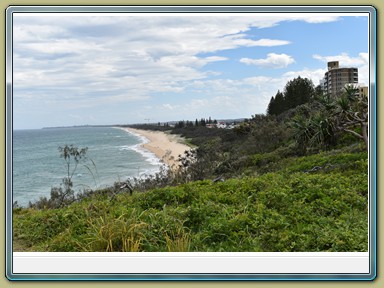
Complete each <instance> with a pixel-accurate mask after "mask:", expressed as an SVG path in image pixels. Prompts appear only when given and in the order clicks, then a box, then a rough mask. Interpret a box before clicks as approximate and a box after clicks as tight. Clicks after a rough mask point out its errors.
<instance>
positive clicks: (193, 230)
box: [13, 149, 368, 252]
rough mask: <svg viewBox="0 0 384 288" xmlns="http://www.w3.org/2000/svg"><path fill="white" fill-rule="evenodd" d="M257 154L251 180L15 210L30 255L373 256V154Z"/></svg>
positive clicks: (20, 240) (19, 237)
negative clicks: (369, 253)
mask: <svg viewBox="0 0 384 288" xmlns="http://www.w3.org/2000/svg"><path fill="white" fill-rule="evenodd" d="M276 155H278V153H276V152H275V153H264V154H253V155H250V156H249V157H248V158H249V159H248V160H247V163H248V164H247V166H246V168H245V169H244V171H243V174H242V176H241V175H239V176H238V177H234V178H232V179H229V180H226V181H224V182H216V183H214V182H212V181H211V180H203V181H195V182H190V183H187V184H183V185H179V186H174V187H170V186H167V187H164V188H159V189H153V190H150V191H147V192H136V193H135V192H134V193H133V195H130V194H129V193H124V194H119V195H117V196H116V197H111V196H109V194H108V191H107V190H101V191H97V192H96V193H94V194H93V195H92V197H89V198H85V199H83V200H82V201H80V202H76V203H73V204H71V205H69V206H66V207H64V208H59V209H41V210H38V209H32V208H15V209H14V213H13V233H14V235H13V236H14V241H15V244H16V247H17V249H18V250H24V251H80V252H81V251H146V252H150V251H156V252H159V251H200V252H207V251H228V252H235V251H247V252H251V251H281V252H283V251H307V252H309V251H338V252H344V251H368V247H367V243H368V239H367V238H368V207H367V205H368V199H367V193H368V187H367V185H368V181H367V179H368V167H367V159H368V157H367V152H365V151H363V152H362V151H361V150H360V151H348V149H343V150H331V151H328V152H322V153H318V154H314V155H311V156H303V157H285V158H281V157H280V158H279V157H278V156H276Z"/></svg>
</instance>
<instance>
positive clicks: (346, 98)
mask: <svg viewBox="0 0 384 288" xmlns="http://www.w3.org/2000/svg"><path fill="white" fill-rule="evenodd" d="M344 90H345V91H344V93H343V95H342V96H341V97H340V98H339V99H337V100H336V105H335V113H334V115H335V118H336V120H337V126H338V128H339V129H340V130H342V131H345V132H348V133H350V134H352V135H354V136H356V137H357V138H359V139H361V140H363V141H364V143H365V145H366V147H367V149H368V97H367V95H361V94H360V93H358V92H359V90H358V89H357V88H356V87H354V86H352V85H350V86H347V87H345V88H344ZM356 128H359V131H356V130H355V129H356Z"/></svg>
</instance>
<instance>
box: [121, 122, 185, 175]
mask: <svg viewBox="0 0 384 288" xmlns="http://www.w3.org/2000/svg"><path fill="white" fill-rule="evenodd" d="M122 129H123V130H125V131H128V132H132V133H135V134H138V135H141V136H144V137H145V138H147V139H148V141H149V142H148V143H145V144H143V145H141V146H142V147H143V148H145V149H147V150H149V151H151V152H152V153H153V154H155V155H156V156H157V157H158V158H159V159H161V160H162V161H163V162H164V163H165V164H167V165H168V166H169V167H171V168H172V167H173V168H177V167H178V166H179V163H178V161H177V159H178V158H179V155H184V151H186V150H190V149H191V147H189V146H188V145H186V144H184V143H182V142H183V139H182V138H181V137H180V136H178V135H173V134H167V133H164V132H161V131H149V130H140V129H134V128H122Z"/></svg>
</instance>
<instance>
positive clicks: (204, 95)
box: [13, 14, 368, 125]
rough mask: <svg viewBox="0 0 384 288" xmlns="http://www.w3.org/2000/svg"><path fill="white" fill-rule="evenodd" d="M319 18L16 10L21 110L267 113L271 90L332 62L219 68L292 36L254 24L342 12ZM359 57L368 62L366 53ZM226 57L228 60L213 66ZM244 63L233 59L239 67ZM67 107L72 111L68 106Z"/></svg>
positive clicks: (123, 114)
mask: <svg viewBox="0 0 384 288" xmlns="http://www.w3.org/2000/svg"><path fill="white" fill-rule="evenodd" d="M320 16H321V15H307V16H306V15H288V16H284V17H282V16H279V15H274V16H265V15H264V16H260V17H259V16H256V17H255V16H254V15H250V14H247V15H241V16H237V17H233V16H220V17H213V16H208V17H207V16H197V17H173V16H170V17H136V16H135V17H134V16H130V17H123V16H112V17H72V16H68V17H67V16H64V17H47V16H39V17H28V16H25V17H17V16H15V17H14V43H13V44H14V45H13V64H14V70H13V80H14V83H13V84H14V101H15V103H14V104H15V107H17V109H16V110H15V118H17V117H20V116H23V113H27V114H26V115H28V119H34V117H33V115H32V114H31V113H32V111H34V113H35V114H36V115H51V118H52V115H65V116H66V115H90V114H94V115H97V117H98V119H101V120H99V121H103V120H105V119H109V118H110V119H111V120H110V121H113V123H118V122H119V121H121V122H122V123H126V121H127V122H128V121H129V120H128V119H133V120H130V121H135V120H134V119H136V118H137V119H138V117H141V118H140V119H144V118H151V119H153V118H155V117H158V119H157V120H156V121H164V120H177V119H190V118H191V117H207V116H208V115H210V114H211V113H212V112H210V111H216V112H214V113H217V114H218V115H227V116H228V117H232V116H233V117H244V116H247V115H248V116H250V115H252V114H255V113H263V112H264V111H265V109H266V106H267V104H268V102H269V99H270V97H271V96H273V95H275V94H276V92H277V90H278V89H280V90H281V89H283V88H284V85H285V83H286V81H287V79H290V78H291V77H292V78H293V77H295V76H296V75H298V73H301V74H300V76H302V77H306V75H308V76H307V77H308V78H311V77H309V76H312V77H315V78H314V79H317V78H319V75H321V74H323V73H324V72H325V69H324V70H321V71H320V72H318V71H317V70H311V69H307V70H305V69H303V70H302V71H296V72H294V71H291V72H287V73H285V74H283V75H278V76H276V75H275V76H268V77H267V76H261V75H255V76H254V77H249V75H248V77H247V76H241V73H242V71H241V72H240V73H238V75H236V76H231V75H235V74H236V71H231V70H230V69H231V67H226V68H225V69H222V70H219V69H217V70H215V68H216V67H217V66H222V67H224V65H225V64H228V65H231V64H230V63H234V62H231V61H233V60H234V59H231V58H230V57H232V55H236V54H235V52H237V51H235V49H238V48H245V49H244V51H245V50H247V49H246V48H249V47H256V49H260V50H263V49H264V50H266V49H268V47H277V46H283V45H288V44H290V43H291V42H290V41H289V38H288V34H287V38H285V37H284V38H282V39H272V36H270V37H268V38H267V37H263V36H261V35H259V34H258V29H254V30H252V31H251V28H260V29H261V28H266V27H272V26H276V25H279V24H280V23H282V22H284V21H305V22H308V23H322V22H329V21H337V20H338V17H329V16H327V17H323V18H322V17H320ZM283 35H284V36H285V34H283ZM269 38H270V39H269ZM259 47H260V48H259ZM239 51H241V50H239ZM222 55H225V57H224V56H222ZM242 57H243V58H242V59H241V62H243V63H245V64H250V65H259V66H261V67H272V68H285V67H288V66H289V65H290V64H292V63H294V59H293V57H292V56H289V55H286V54H275V53H270V54H268V55H267V57H266V58H264V59H251V58H245V56H242ZM316 57H319V59H318V60H321V61H323V60H324V59H325V58H324V57H322V56H316ZM358 58H359V59H360V61H366V62H367V61H368V60H367V58H368V55H367V54H364V53H362V54H361V55H359V57H358ZM219 62H222V65H215V64H218V63H219ZM238 66H241V65H239V64H238V63H236V65H234V67H236V69H237V68H238ZM211 67H215V68H212V69H211ZM243 68H244V67H243ZM209 69H211V70H213V71H211V70H209ZM359 71H361V68H359ZM322 76H323V75H321V77H322ZM219 77H221V78H219ZM231 77H233V79H231ZM316 77H317V78H316ZM311 79H313V78H311ZM314 82H315V81H314ZM315 85H316V83H315ZM162 97H164V98H162ZM175 99H176V100H175ZM34 100H35V102H34ZM36 100H38V101H36ZM173 101H174V102H173ZM149 103H150V104H151V105H149ZM27 104H31V105H27ZM32 104H33V105H32ZM136 104H139V105H137V106H136ZM42 105H43V106H42ZM40 106H41V107H44V109H43V108H41V107H40ZM149 106H151V107H152V108H149ZM20 107H27V108H28V109H26V108H20ZM65 109H66V113H64V112H63V113H61V111H64V110H65ZM154 109H156V112H154ZM79 111H81V113H80V114H79ZM83 111H84V112H83ZM98 111H102V113H101V112H100V113H98ZM49 113H52V114H49ZM214 113H212V115H211V116H212V117H215V115H213V114H214ZM154 114H156V115H154ZM191 115H193V116H191ZM58 117H59V116H58ZM108 117H109V118H108ZM117 117H120V118H117ZM135 117H136V118H135ZM38 118H39V119H40V118H41V119H42V118H43V116H41V117H40V116H39V117H38ZM70 118H73V119H74V120H76V119H75V118H74V117H70ZM160 118H162V119H160ZM170 118H172V119H170ZM63 119H64V120H65V117H64V116H63ZM112 119H117V120H112ZM140 119H139V120H136V121H140ZM64 120H63V121H64ZM85 120H86V118H83V121H85ZM90 120H92V121H96V120H95V119H93V118H92V119H91V118H89V121H90ZM79 121H80V119H79ZM63 124H64V125H66V124H65V123H63ZM76 124H81V123H76ZM45 125H46V124H45Z"/></svg>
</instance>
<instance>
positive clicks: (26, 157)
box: [12, 127, 162, 206]
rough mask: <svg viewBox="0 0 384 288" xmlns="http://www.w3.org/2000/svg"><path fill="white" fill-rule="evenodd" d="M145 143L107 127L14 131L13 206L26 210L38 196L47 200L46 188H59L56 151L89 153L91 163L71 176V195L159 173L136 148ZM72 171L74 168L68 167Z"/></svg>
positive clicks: (152, 159) (61, 167)
mask: <svg viewBox="0 0 384 288" xmlns="http://www.w3.org/2000/svg"><path fill="white" fill-rule="evenodd" d="M146 141H147V140H146V139H145V138H143V137H140V136H138V135H134V134H131V133H129V132H126V131H124V130H122V129H118V128H112V127H78V128H52V129H39V130H15V131H13V150H12V151H13V155H12V159H13V167H12V175H13V181H12V184H13V185H12V191H13V202H15V201H17V203H18V204H19V205H20V206H26V205H28V203H29V201H31V202H34V201H36V200H38V199H39V198H40V197H41V196H46V197H48V198H49V195H50V191H51V187H59V186H60V184H61V179H62V178H63V177H65V176H66V173H67V170H66V166H65V162H64V159H63V158H60V153H59V151H58V147H59V146H64V145H66V144H67V145H71V144H73V145H74V146H77V147H79V148H83V147H88V151H87V156H88V157H89V158H90V159H92V161H93V163H94V164H95V166H94V165H93V164H92V162H91V161H88V162H87V166H88V167H89V168H90V170H91V171H92V173H91V172H90V171H89V170H88V169H87V168H85V167H84V166H82V165H79V166H78V167H77V169H76V171H75V173H74V176H73V179H72V180H73V183H74V186H75V191H76V192H78V191H80V190H82V189H84V188H91V189H95V188H100V187H106V186H111V185H113V183H114V182H116V181H124V180H126V179H129V178H133V177H137V178H138V177H145V176H147V175H150V174H154V173H156V172H157V171H159V169H160V167H161V165H162V164H161V162H160V160H159V159H158V158H156V156H155V155H154V154H152V153H150V152H149V151H147V150H144V149H142V148H141V147H140V145H141V144H142V143H144V142H146ZM72 167H74V166H72Z"/></svg>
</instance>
